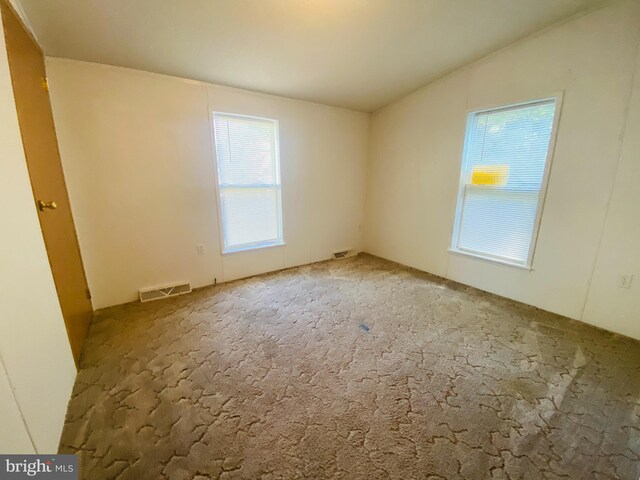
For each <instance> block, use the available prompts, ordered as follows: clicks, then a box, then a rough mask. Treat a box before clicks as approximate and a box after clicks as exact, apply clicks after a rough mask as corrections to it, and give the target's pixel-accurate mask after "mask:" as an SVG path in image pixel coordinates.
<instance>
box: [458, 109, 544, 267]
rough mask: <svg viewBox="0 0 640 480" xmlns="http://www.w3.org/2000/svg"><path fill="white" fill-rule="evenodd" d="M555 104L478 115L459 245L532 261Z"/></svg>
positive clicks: (470, 141) (470, 138)
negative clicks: (531, 248)
mask: <svg viewBox="0 0 640 480" xmlns="http://www.w3.org/2000/svg"><path fill="white" fill-rule="evenodd" d="M555 108H556V104H555V100H548V101H542V102H537V103H534V104H526V105H520V106H515V107H509V108H503V109H497V110H492V111H485V112H479V113H476V114H474V115H473V117H472V119H471V121H470V122H469V131H467V147H466V148H467V149H466V151H465V162H464V168H465V170H464V172H463V177H464V182H463V186H462V187H461V188H463V189H464V191H463V192H462V195H461V201H462V202H463V204H462V205H461V207H460V209H459V211H460V213H459V218H458V222H459V225H458V229H457V232H458V238H457V243H456V244H455V246H456V247H457V248H458V249H460V250H468V251H472V252H476V253H484V254H486V255H489V256H492V257H499V258H505V259H509V260H511V261H514V262H517V263H525V262H526V260H527V257H528V252H529V247H530V243H531V237H532V234H533V228H534V224H535V219H536V214H537V208H538V203H539V196H540V189H541V187H542V182H543V180H544V172H545V166H546V160H547V151H548V147H549V141H550V138H551V130H552V127H553V118H554V114H555ZM474 182H483V183H484V184H482V185H481V184H477V183H474Z"/></svg>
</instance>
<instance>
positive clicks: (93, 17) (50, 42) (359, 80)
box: [14, 0, 606, 112]
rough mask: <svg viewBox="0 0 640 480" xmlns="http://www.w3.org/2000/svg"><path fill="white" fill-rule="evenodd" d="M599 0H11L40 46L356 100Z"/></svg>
mask: <svg viewBox="0 0 640 480" xmlns="http://www.w3.org/2000/svg"><path fill="white" fill-rule="evenodd" d="M605 1H606V0H179V1H178V0H14V2H15V3H17V4H18V7H19V8H21V9H22V11H23V12H22V13H23V14H24V15H25V16H26V18H27V21H28V23H29V24H30V26H31V28H32V29H33V31H34V33H35V36H36V37H37V39H38V41H39V42H40V44H41V46H42V48H43V49H44V51H45V54H46V55H49V56H55V57H65V58H73V59H77V60H86V61H90V62H98V63H105V64H110V65H119V66H123V67H130V68H136V69H140V70H147V71H150V72H157V73H164V74H169V75H175V76H179V77H186V78H191V79H195V80H203V81H206V82H213V83H219V84H224V85H230V86H234V87H240V88H246V89H250V90H256V91H260V92H266V93H272V94H276V95H282V96H286V97H292V98H299V99H304V100H310V101H314V102H319V103H325V104H329V105H336V106H340V107H346V108H350V109H354V110H360V111H365V112H371V111H374V110H376V109H378V108H380V107H382V106H384V105H386V104H388V103H389V102H391V101H393V100H395V99H397V98H399V97H401V96H403V95H405V94H407V93H409V92H411V91H413V90H415V89H416V88H418V87H420V86H422V85H424V84H426V83H428V82H430V81H433V80H435V79H437V78H439V77H441V76H443V75H445V74H446V73H448V72H450V71H452V70H455V69H456V68H459V67H461V66H463V65H465V64H467V63H469V62H471V61H473V60H475V59H477V58H480V57H482V56H484V55H486V54H488V53H490V52H492V51H495V50H497V49H499V48H501V47H503V46H505V45H508V44H510V43H512V42H514V41H516V40H518V39H520V38H523V37H525V36H527V35H529V34H531V33H534V32H536V31H538V30H540V29H542V28H544V27H546V26H548V25H551V24H553V23H556V22H558V21H561V20H562V19H564V18H567V17H569V16H572V15H574V14H576V13H578V12H580V11H583V10H586V9H590V8H595V7H597V6H598V5H600V4H603V3H605Z"/></svg>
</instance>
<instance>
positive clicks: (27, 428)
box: [0, 352, 38, 452]
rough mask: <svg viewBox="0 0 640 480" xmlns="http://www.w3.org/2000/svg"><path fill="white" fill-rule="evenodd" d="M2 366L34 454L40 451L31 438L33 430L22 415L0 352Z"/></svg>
mask: <svg viewBox="0 0 640 480" xmlns="http://www.w3.org/2000/svg"><path fill="white" fill-rule="evenodd" d="M0 365H1V366H2V371H3V372H4V376H5V377H6V379H7V383H8V384H9V390H10V391H11V398H13V402H14V403H15V404H16V408H17V409H18V412H20V420H21V421H22V424H23V425H24V429H25V431H26V432H27V435H28V436H29V442H30V443H31V447H33V451H34V452H38V449H37V448H36V444H35V442H34V441H33V437H32V436H31V430H29V426H28V425H27V422H26V421H25V419H24V414H23V413H22V407H21V406H20V402H18V399H17V398H16V392H15V389H14V388H13V382H12V381H11V377H10V376H9V372H7V367H6V366H5V365H4V358H2V352H0Z"/></svg>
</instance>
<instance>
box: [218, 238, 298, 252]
mask: <svg viewBox="0 0 640 480" xmlns="http://www.w3.org/2000/svg"><path fill="white" fill-rule="evenodd" d="M285 245H286V243H285V242H280V241H277V242H269V243H261V244H258V245H248V246H246V247H238V248H228V249H226V250H222V255H231V254H234V253H242V252H251V251H253V250H263V249H265V248H274V247H283V246H285Z"/></svg>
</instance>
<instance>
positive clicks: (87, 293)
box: [84, 288, 91, 300]
mask: <svg viewBox="0 0 640 480" xmlns="http://www.w3.org/2000/svg"><path fill="white" fill-rule="evenodd" d="M84 294H85V295H86V296H87V300H91V290H89V289H88V288H87V289H86V290H85V291H84Z"/></svg>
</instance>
